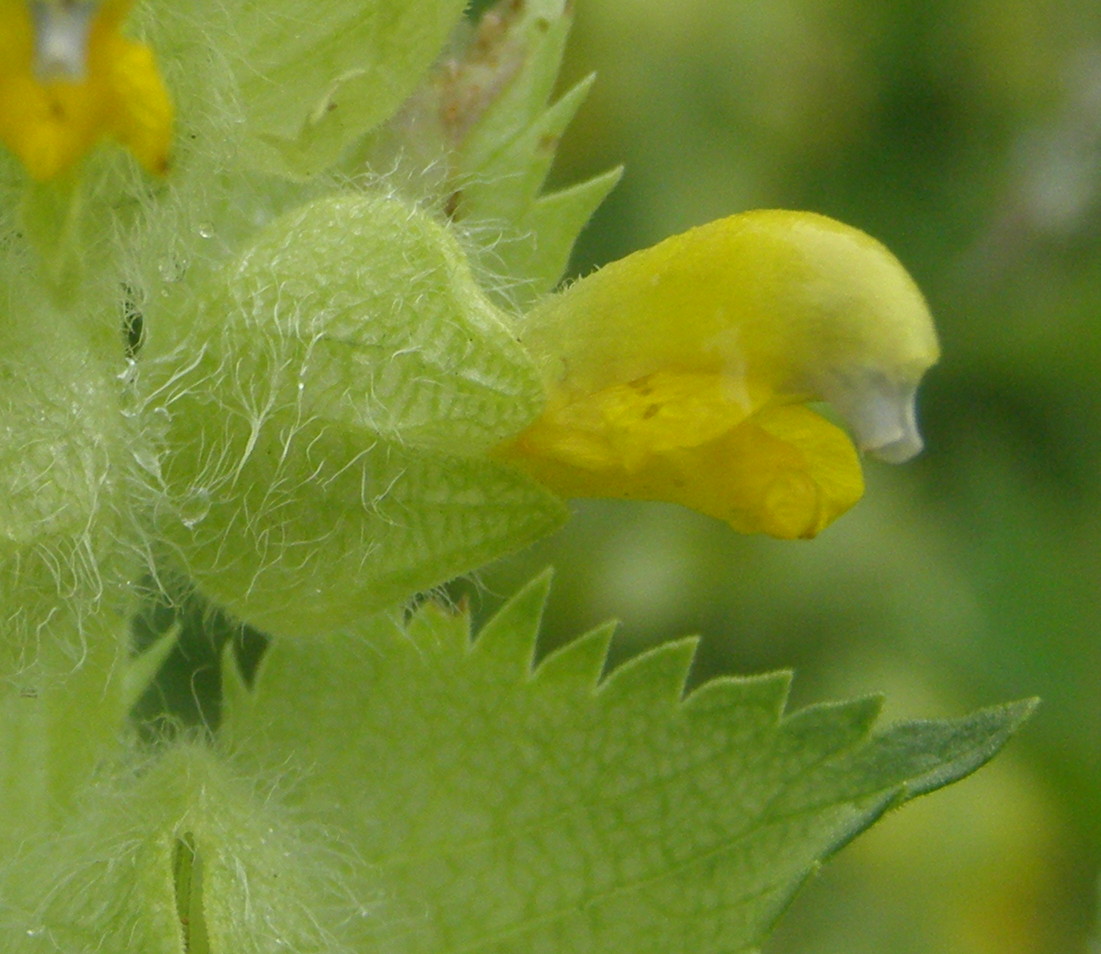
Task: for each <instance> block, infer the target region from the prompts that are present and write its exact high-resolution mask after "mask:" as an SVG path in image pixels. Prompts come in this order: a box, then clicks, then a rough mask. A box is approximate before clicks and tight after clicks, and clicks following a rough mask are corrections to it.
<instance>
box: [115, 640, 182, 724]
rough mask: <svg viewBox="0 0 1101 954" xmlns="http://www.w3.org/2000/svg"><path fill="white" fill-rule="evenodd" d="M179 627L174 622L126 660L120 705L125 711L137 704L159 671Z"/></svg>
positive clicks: (173, 644) (174, 642)
mask: <svg viewBox="0 0 1101 954" xmlns="http://www.w3.org/2000/svg"><path fill="white" fill-rule="evenodd" d="M180 629H181V626H180V624H179V623H178V622H177V623H174V624H173V625H172V626H171V627H170V628H169V630H168V631H167V632H166V633H164V634H163V635H162V636H158V637H157V639H156V640H155V641H154V642H153V645H151V646H149V647H148V648H147V649H145V650H144V651H142V652H141V653H139V654H138V655H136V656H134V657H133V658H131V659H130V660H129V661H128V662H127V664H126V672H125V675H124V676H123V679H122V705H123V707H124V708H125V710H126V711H127V712H129V711H130V709H132V708H133V707H134V706H135V705H136V704H137V702H138V700H139V699H140V698H141V697H142V694H143V693H144V692H145V690H146V689H147V688H149V684H150V683H151V682H152V681H153V680H154V679H155V678H156V675H157V673H158V672H160V669H161V666H163V665H164V661H165V660H166V659H167V658H168V654H169V653H170V652H172V647H173V646H175V645H176V640H177V639H178V638H179V636H180Z"/></svg>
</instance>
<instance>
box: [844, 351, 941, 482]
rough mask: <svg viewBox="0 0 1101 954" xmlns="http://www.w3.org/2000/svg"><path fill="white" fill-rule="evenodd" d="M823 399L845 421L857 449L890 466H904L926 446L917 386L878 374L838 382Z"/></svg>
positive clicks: (867, 373) (872, 373)
mask: <svg viewBox="0 0 1101 954" xmlns="http://www.w3.org/2000/svg"><path fill="white" fill-rule="evenodd" d="M823 392H824V393H823V397H825V399H826V400H827V401H828V402H829V403H830V404H831V405H832V406H833V407H834V408H835V409H836V411H837V412H838V413H839V414H840V415H841V417H842V418H844V420H845V423H846V424H847V425H848V426H849V429H850V430H851V431H852V434H853V437H854V438H855V443H856V446H857V447H858V448H859V449H860V450H861V451H862V452H864V453H866V454H871V455H872V456H873V457H878V458H879V459H880V460H882V461H886V462H887V463H889V464H902V463H905V462H906V461H908V460H910V458H912V457H915V456H916V455H917V454H919V453H920V452H921V449H922V448H923V447H924V446H925V444H924V441H922V439H921V432H920V431H919V430H918V423H917V407H916V404H917V384H916V383H908V382H907V383H899V382H897V381H893V380H891V379H890V378H888V377H886V376H884V375H883V374H881V373H878V372H874V371H862V372H859V373H858V374H855V375H846V376H845V377H844V378H843V379H835V381H834V382H833V384H832V386H827V387H825V388H823Z"/></svg>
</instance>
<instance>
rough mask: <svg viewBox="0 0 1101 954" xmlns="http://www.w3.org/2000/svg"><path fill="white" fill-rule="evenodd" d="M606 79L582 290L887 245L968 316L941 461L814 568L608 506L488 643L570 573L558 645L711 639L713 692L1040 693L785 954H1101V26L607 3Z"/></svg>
mask: <svg viewBox="0 0 1101 954" xmlns="http://www.w3.org/2000/svg"><path fill="white" fill-rule="evenodd" d="M592 69H596V70H597V71H598V73H599V79H598V82H597V85H596V87H595V90H594V92H593V94H592V96H591V98H590V100H589V102H588V104H587V105H586V106H585V107H584V108H583V110H582V113H581V115H580V117H579V119H578V120H577V122H576V124H575V125H574V127H572V131H571V132H570V134H569V135H568V137H567V139H566V141H565V142H564V144H563V148H562V153H561V159H560V161H559V164H558V167H557V171H556V173H555V175H556V178H557V181H559V182H568V181H573V180H576V179H578V178H582V177H587V176H589V175H592V174H594V173H596V172H598V171H602V170H603V169H605V168H607V167H609V166H612V165H616V164H618V163H621V162H622V163H625V164H626V176H625V178H624V181H623V182H622V184H621V185H620V186H619V188H618V189H617V191H616V192H615V193H614V194H613V196H612V198H611V199H610V200H609V201H608V203H607V204H606V206H605V207H604V208H603V210H602V211H601V212H600V213H599V214H598V216H597V218H596V219H595V220H594V221H593V223H592V225H591V226H590V228H589V230H588V231H587V232H586V233H585V235H584V236H583V239H582V241H581V243H580V245H579V247H578V250H577V255H576V261H575V265H574V271H575V272H576V273H584V272H586V271H588V270H590V269H591V268H592V267H594V266H595V265H598V264H600V263H603V262H606V261H609V260H611V259H614V258H618V257H620V256H622V255H624V254H626V253H628V252H630V251H632V250H634V249H637V248H640V247H643V246H646V245H650V244H652V243H654V242H656V241H658V240H659V239H661V238H663V237H665V236H666V235H669V234H671V233H674V232H679V231H682V230H684V229H685V228H687V227H689V226H692V225H696V224H699V223H701V222H705V221H707V220H709V219H714V218H718V217H720V216H724V215H727V214H730V213H732V212H735V211H738V210H741V209H747V208H755V207H770V206H783V207H792V208H806V209H813V210H815V211H819V212H824V213H827V214H830V215H833V216H836V217H838V218H840V219H843V220H845V221H847V222H849V223H851V224H854V225H857V226H859V227H861V228H863V229H865V230H866V231H868V232H870V233H872V234H873V235H875V236H876V237H878V238H880V239H882V240H883V241H884V242H886V243H887V244H888V245H889V246H890V247H891V249H892V250H893V251H894V252H895V253H896V254H897V255H898V256H899V258H901V259H902V261H903V262H904V263H905V264H906V265H907V266H908V267H909V268H910V269H911V271H912V272H913V274H914V275H915V277H916V278H917V280H918V282H919V284H920V285H921V286H922V288H923V289H924V290H925V292H926V295H927V297H928V298H929V300H930V303H931V305H932V308H933V311H934V314H935V315H936V316H937V318H938V321H939V327H940V331H941V335H942V340H943V346H944V354H945V357H944V360H943V362H942V364H941V365H940V366H939V367H938V368H937V369H935V371H934V372H933V373H932V375H931V376H930V378H929V379H928V381H927V383H926V386H925V389H924V392H923V395H922V418H923V430H924V433H925V436H926V439H927V445H928V450H927V452H926V453H925V455H924V456H923V457H921V458H920V459H919V460H918V461H916V462H914V463H913V464H911V465H908V466H906V467H905V468H900V469H897V470H896V469H891V468H889V467H887V466H885V465H880V464H877V463H875V462H870V463H869V464H868V468H867V476H868V484H869V487H868V494H867V497H866V499H865V501H864V502H863V503H861V504H860V505H859V506H858V507H857V509H856V510H855V511H854V512H852V513H851V514H849V515H847V516H846V517H844V518H842V520H840V521H839V522H838V524H836V525H835V526H834V527H832V528H830V529H829V530H828V531H826V533H825V534H824V535H823V536H822V537H820V538H819V539H818V540H815V541H813V542H811V543H779V542H775V541H771V540H766V539H756V538H740V537H737V536H735V535H734V534H732V533H731V532H729V531H728V530H727V529H726V528H725V527H724V526H722V525H720V524H718V523H716V522H713V521H710V520H708V519H706V518H703V517H699V516H697V515H695V514H692V513H688V512H684V511H681V510H679V509H676V508H673V507H665V506H661V505H656V504H648V505H647V504H637V505H630V504H606V503H595V502H593V503H590V502H584V503H579V504H577V505H576V508H575V509H576V518H575V519H574V520H573V521H572V522H571V523H570V524H569V526H568V527H567V528H566V529H565V530H563V531H562V532H561V533H559V534H558V535H557V536H556V537H554V538H553V539H551V540H549V541H547V542H546V543H544V544H542V545H540V546H538V547H537V548H535V549H533V550H531V551H529V552H527V553H525V554H522V555H521V556H520V557H519V558H514V559H511V560H509V561H507V562H504V563H501V564H498V565H495V566H493V567H491V568H489V569H488V570H486V571H484V572H483V573H482V574H481V575H480V576H479V578H478V580H477V581H476V584H477V585H476V586H472V587H469V589H470V590H471V594H472V595H471V599H472V600H473V602H474V604H475V606H476V609H477V612H478V614H479V615H485V614H487V613H489V612H491V611H492V609H493V608H494V607H495V606H496V605H498V604H499V602H500V599H501V598H502V597H503V596H504V595H506V594H508V593H509V592H510V591H512V590H513V589H514V588H515V586H517V585H518V584H519V583H520V582H521V581H523V580H524V579H526V578H527V577H529V576H530V575H532V574H533V573H534V572H536V571H537V569H539V568H541V567H542V566H544V565H545V564H547V563H552V564H554V565H556V566H557V568H558V580H557V587H556V589H555V592H554V594H553V597H552V602H551V605H550V608H549V612H548V617H547V642H548V645H551V644H554V643H556V642H560V641H562V640H565V639H568V638H570V637H572V636H573V635H576V634H577V633H578V632H580V631H582V630H585V629H587V628H589V627H591V626H593V625H595V624H596V623H598V622H600V621H602V620H604V619H606V618H608V617H618V618H619V619H621V620H622V630H621V635H620V642H619V644H618V646H617V650H616V652H617V653H618V655H619V658H622V656H625V655H630V654H632V653H634V652H637V651H638V650H639V649H640V648H641V647H643V646H646V645H649V644H652V643H653V642H656V641H659V640H662V639H665V638H668V637H671V636H676V635H681V634H684V633H686V632H687V633H699V634H701V635H702V636H703V644H702V649H701V655H700V658H699V664H698V671H697V673H696V675H697V676H698V677H699V678H703V677H705V676H706V675H707V674H709V673H713V672H717V671H734V672H758V671H762V670H769V669H775V668H788V667H792V668H794V669H795V671H796V683H795V690H794V697H793V700H792V701H793V704H806V703H808V702H812V701H818V700H823V699H827V698H834V697H838V696H851V695H860V694H865V693H870V692H880V691H882V692H884V693H885V694H886V696H887V708H886V712H887V715H888V716H889V717H897V718H911V717H923V716H942V715H959V714H962V713H963V712H965V711H966V710H968V709H971V708H973V707H976V706H979V705H985V704H990V703H994V702H998V701H1002V700H1006V699H1012V698H1019V697H1022V696H1030V695H1039V696H1041V697H1042V698H1043V700H1044V705H1043V707H1042V709H1041V710H1040V712H1039V713H1038V715H1037V716H1036V717H1035V718H1034V720H1033V722H1032V723H1031V724H1030V725H1029V726H1027V727H1026V729H1025V731H1024V732H1023V733H1022V734H1021V736H1019V738H1018V739H1017V740H1015V741H1014V742H1013V743H1012V744H1011V746H1010V749H1009V750H1008V751H1007V752H1006V753H1005V754H1003V755H1002V756H1001V757H999V758H998V759H997V760H996V761H995V762H994V763H992V764H991V765H990V766H988V767H987V768H985V769H984V770H983V771H982V772H980V773H979V774H978V775H977V776H975V777H973V778H971V779H969V780H967V781H965V782H963V783H961V784H960V785H959V786H957V787H955V788H953V789H950V790H949V791H947V792H943V793H939V794H937V795H934V796H931V797H930V798H928V799H925V800H923V801H920V802H918V803H917V804H915V805H913V806H910V807H908V808H906V809H904V810H903V811H901V812H899V813H898V814H896V815H894V816H892V817H890V818H888V819H887V820H885V821H884V822H883V823H882V824H881V825H880V826H878V827H877V828H876V829H875V830H874V831H873V832H871V833H869V834H868V835H866V836H864V837H863V838H862V839H861V840H860V841H859V842H858V843H857V844H856V845H854V846H853V847H851V848H849V849H847V850H846V851H845V852H844V853H843V854H842V855H841V856H840V857H839V858H838V859H836V860H835V861H833V862H832V863H831V864H830V865H829V866H828V867H827V868H826V869H825V870H824V872H823V873H822V874H821V875H820V876H819V877H818V878H817V879H816V880H815V881H814V882H813V883H812V884H811V885H810V886H809V887H808V889H807V890H806V891H804V893H803V894H802V895H801V896H800V897H799V898H798V899H797V901H796V903H795V905H794V907H793V909H792V910H791V911H790V912H789V914H788V916H787V918H786V919H785V921H784V922H783V923H782V925H781V928H780V930H779V932H778V933H777V935H776V936H775V937H774V938H773V939H772V941H771V942H770V943H769V944H768V946H767V947H766V954H796V952H798V954H865V952H867V954H871V952H876V954H885V952H886V954H1033V952H1035V954H1040V952H1043V954H1080V952H1087V951H1092V952H1097V951H1101V945H1098V944H1097V942H1093V943H1092V945H1091V941H1090V937H1091V934H1092V932H1093V920H1094V911H1095V907H1096V904H1095V902H1096V895H1097V875H1098V871H1099V867H1101V813H1099V810H1098V809H1099V807H1101V687H1099V685H1098V677H1099V674H1101V641H1099V639H1098V634H1097V632H1096V631H1095V630H1096V628H1097V627H1096V625H1095V622H1096V621H1097V619H1098V617H1099V615H1101V614H1099V611H1098V602H1099V600H1098V580H1099V577H1101V548H1099V546H1098V540H1099V539H1101V481H1099V479H1098V475H1099V466H1098V465H1099V457H1101V447H1099V440H1098V437H1099V435H1101V426H1099V424H1101V387H1099V386H1098V377H1099V375H1101V330H1099V329H1101V4H1098V3H1097V2H1096V0H1063V2H1060V0H1048V2H1045V3H1036V2H1034V0H913V2H912V0H899V2H893V3H884V2H882V0H579V2H578V3H577V4H576V25H575V31H574V37H573V43H572V46H571V49H570V53H569V60H568V63H567V66H566V75H565V80H566V81H567V82H568V81H570V80H576V79H578V78H580V77H581V76H583V75H584V74H585V73H587V72H589V71H590V70H592ZM671 954H673V952H671Z"/></svg>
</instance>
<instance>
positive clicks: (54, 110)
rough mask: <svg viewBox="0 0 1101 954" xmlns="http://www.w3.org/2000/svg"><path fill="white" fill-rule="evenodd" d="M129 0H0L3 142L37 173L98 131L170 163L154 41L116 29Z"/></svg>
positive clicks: (150, 161) (54, 171)
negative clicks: (148, 42) (149, 44)
mask: <svg viewBox="0 0 1101 954" xmlns="http://www.w3.org/2000/svg"><path fill="white" fill-rule="evenodd" d="M131 3H132V0H102V2H95V0H0V142H3V143H4V144H5V145H6V146H7V147H8V148H9V149H10V150H11V151H12V152H13V153H15V155H16V156H17V157H18V158H19V160H20V161H21V162H22V163H23V165H24V166H25V167H26V169H27V172H28V173H29V174H30V175H31V177H32V178H34V179H38V180H40V181H44V180H47V179H52V178H54V177H55V176H57V175H59V174H61V173H63V172H65V171H66V170H68V169H69V168H71V167H72V166H73V165H75V164H76V162H77V161H78V160H80V159H81V158H82V157H83V156H84V155H85V154H86V153H87V152H88V151H89V150H91V149H92V147H93V146H95V145H96V143H98V142H99V140H100V139H102V138H104V137H110V138H113V139H115V140H117V141H118V142H119V143H121V144H122V145H123V146H125V147H126V148H127V149H129V150H130V151H131V152H132V153H133V154H134V156H135V157H136V158H137V159H138V161H139V162H140V163H141V164H142V165H143V166H144V167H145V168H146V169H147V170H149V171H150V172H153V173H158V174H159V173H164V172H165V171H166V170H167V168H168V153H169V145H170V141H171V136H172V104H171V102H170V100H169V97H168V92H167V90H166V89H165V86H164V82H163V80H162V79H161V75H160V72H159V71H158V69H157V64H156V60H155V59H154V56H153V52H152V50H150V49H149V47H147V46H145V45H144V44H141V43H136V42H134V41H132V40H128V39H126V38H125V37H123V36H122V34H121V33H120V29H121V26H122V21H123V20H124V19H125V17H126V14H127V13H128V12H129V9H130V6H131Z"/></svg>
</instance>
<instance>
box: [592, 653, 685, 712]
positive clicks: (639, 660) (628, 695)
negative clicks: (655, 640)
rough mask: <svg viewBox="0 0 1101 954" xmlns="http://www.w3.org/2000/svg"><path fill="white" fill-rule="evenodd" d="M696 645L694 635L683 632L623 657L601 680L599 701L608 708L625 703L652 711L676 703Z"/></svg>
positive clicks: (677, 703) (659, 710) (658, 710)
mask: <svg viewBox="0 0 1101 954" xmlns="http://www.w3.org/2000/svg"><path fill="white" fill-rule="evenodd" d="M698 645H699V638H698V637H696V636H686V637H683V638H682V639H677V640H673V641H671V642H668V643H663V644H662V645H660V646H656V647H655V648H653V649H649V650H647V651H646V652H644V653H640V654H639V655H638V656H635V657H633V658H632V659H629V660H627V662H625V663H623V664H622V665H621V666H618V667H617V668H616V669H614V670H612V672H611V673H610V674H609V676H608V678H607V679H605V680H604V682H603V683H602V684H601V687H600V692H599V697H600V699H601V701H602V703H603V704H604V705H606V706H609V707H610V708H614V707H617V706H624V705H625V706H629V707H630V708H632V709H641V710H644V711H646V712H652V713H653V714H655V715H656V714H657V713H659V712H661V711H662V710H665V709H669V708H671V707H673V706H675V705H679V704H680V702H681V699H682V697H683V695H684V684H685V681H686V680H687V679H688V671H689V669H691V668H692V660H693V659H694V658H695V656H696V647H697V646H698ZM651 707H652V708H651ZM652 717H653V716H652Z"/></svg>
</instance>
